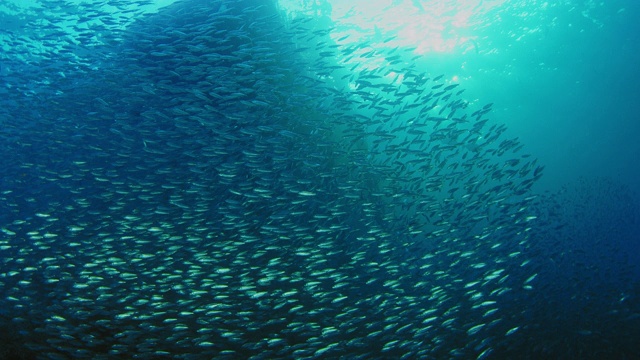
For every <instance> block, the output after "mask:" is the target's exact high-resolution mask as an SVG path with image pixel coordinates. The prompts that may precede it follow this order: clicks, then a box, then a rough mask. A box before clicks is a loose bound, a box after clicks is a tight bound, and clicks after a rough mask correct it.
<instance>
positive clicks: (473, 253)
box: [0, 0, 544, 359]
mask: <svg viewBox="0 0 640 360" xmlns="http://www.w3.org/2000/svg"><path fill="white" fill-rule="evenodd" d="M130 3H131V1H106V0H105V1H100V2H91V3H81V4H80V5H77V4H73V5H71V4H66V5H65V2H64V1H55V2H52V1H47V2H43V4H45V5H47V6H49V7H48V10H46V11H45V10H42V11H43V12H44V14H45V15H47V16H48V18H47V19H46V21H45V20H42V21H35V20H34V22H33V24H36V23H37V24H38V26H37V27H36V26H35V25H33V26H34V30H33V33H32V34H31V37H32V39H31V40H30V41H33V39H36V40H38V41H39V43H40V44H41V46H40V47H35V46H33V45H32V42H28V41H27V39H25V37H24V36H17V35H15V36H12V34H11V32H5V36H8V37H9V38H10V39H11V41H12V48H14V49H16V50H15V51H16V52H17V53H16V54H8V55H5V58H4V59H3V60H2V61H3V65H2V66H3V70H2V74H3V82H4V86H3V87H2V90H0V94H1V95H2V96H3V100H0V101H2V103H3V104H4V105H5V106H3V107H2V109H1V110H0V115H1V116H2V120H0V121H1V123H2V129H1V130H0V137H1V138H2V140H3V141H2V144H0V146H1V151H2V154H3V155H2V159H0V166H2V169H3V174H2V176H1V178H0V185H2V188H0V211H1V213H0V255H1V256H0V261H1V263H0V287H1V288H2V294H0V295H1V296H0V319H1V322H2V324H1V326H2V328H10V329H11V334H9V331H4V332H5V333H7V335H2V336H0V342H3V343H5V344H9V343H11V344H13V345H14V347H15V349H11V346H7V347H6V348H5V349H4V350H1V351H0V353H2V355H3V356H5V357H6V358H9V357H11V356H14V357H15V356H22V357H23V358H38V359H112V358H140V359H161V358H172V359H213V358H215V359H239V358H243V359H278V358H289V359H325V358H326V359H330V358H331V359H333V358H344V359H380V358H387V359H436V358H461V359H468V358H472V359H486V358H497V357H500V356H503V355H511V356H513V355H514V354H517V351H518V350H517V349H519V348H518V346H521V344H522V343H526V342H527V341H529V340H528V338H529V336H530V335H529V334H530V332H531V331H535V330H536V329H534V328H532V327H531V326H530V325H528V324H529V322H528V319H527V316H528V313H527V312H526V311H525V309H523V308H522V306H523V304H527V303H528V302H527V301H528V300H527V299H528V298H529V297H530V296H532V294H534V293H536V291H537V289H536V284H537V282H538V281H539V279H540V276H539V273H540V272H542V271H544V269H542V268H541V266H540V265H539V264H538V263H537V262H536V261H535V259H534V258H533V257H534V256H536V254H537V253H536V252H534V251H532V247H533V245H532V241H531V238H532V234H533V233H535V232H536V231H534V230H533V229H534V228H535V226H536V223H537V221H538V220H537V211H535V209H534V208H535V204H537V203H538V201H539V200H538V199H537V197H536V195H534V194H533V193H532V192H531V187H532V186H533V185H534V184H535V182H536V180H537V179H539V178H540V176H542V173H543V166H542V165H539V164H538V163H537V160H536V159H535V158H534V157H532V156H529V155H528V154H526V153H523V152H522V148H523V144H521V143H520V142H519V141H518V139H517V138H507V137H506V133H507V127H506V126H505V125H504V124H498V123H494V122H492V121H491V120H490V118H489V117H488V115H490V111H491V107H492V106H491V104H488V105H484V104H482V105H478V104H476V103H471V102H470V101H469V100H468V99H465V96H464V95H465V94H464V89H463V86H461V85H459V84H458V83H453V82H451V81H448V80H447V78H446V77H445V76H444V75H443V74H430V73H429V72H428V69H426V70H425V69H420V67H419V66H417V65H416V62H415V60H416V57H414V55H412V53H411V49H397V48H396V49H392V50H388V49H387V48H384V47H376V46H374V45H375V44H372V43H367V42H360V43H358V44H357V45H349V46H346V47H345V46H341V45H340V44H339V42H336V41H334V40H332V39H331V37H330V36H329V32H330V30H328V29H327V28H326V27H323V26H321V25H320V24H319V21H318V20H317V19H314V18H303V17H300V18H295V19H288V18H286V17H285V16H283V15H282V14H281V13H280V12H279V10H278V9H277V7H276V6H275V4H273V3H272V2H271V1H266V0H265V1H255V0H254V1H249V0H238V1H228V0H213V1H180V2H176V3H175V4H173V5H171V6H168V7H167V8H164V9H161V11H159V12H158V13H154V14H147V15H141V14H140V15H139V16H136V20H135V21H133V22H132V23H131V24H127V26H126V27H125V28H122V29H119V30H114V29H113V27H114V26H115V25H114V23H115V24H117V22H118V21H120V22H124V21H128V19H130V17H127V16H125V15H127V14H128V13H129V12H130V11H129V10H126V8H127V6H128V5H130ZM136 3H138V4H139V5H140V6H143V5H145V4H148V3H149V2H144V1H136ZM83 4H84V5H83ZM105 6H108V7H111V8H113V7H115V8H118V9H120V10H121V11H120V12H119V14H121V16H122V18H121V19H120V20H118V19H116V20H114V19H113V12H108V11H106V10H101V9H103V8H104V7H105ZM72 9H75V10H74V12H73V13H72V12H71V10H72ZM134 15H136V14H135V13H134ZM43 16H44V15H43ZM54 16H55V17H54ZM56 17H57V18H56ZM62 22H72V23H73V24H75V25H73V28H74V30H75V31H76V32H77V33H76V35H75V36H73V37H72V36H69V35H68V33H67V32H65V31H63V30H61V29H60V28H58V27H57V26H58V25H57V24H61V23H62ZM107 28H108V29H109V30H108V31H107V30H106V29H107ZM47 44H49V45H47ZM36 53H37V59H36ZM29 54H31V55H29ZM338 55H339V56H338ZM11 59H13V60H11ZM340 59H342V60H340ZM374 60H375V61H378V60H379V62H378V63H379V64H381V65H379V66H375V67H372V66H368V67H367V66H359V65H351V64H352V63H355V64H369V63H370V62H371V61H374ZM12 61H13V62H12ZM347 61H350V63H349V65H346V62H347ZM16 69H25V70H24V71H22V72H21V73H19V74H18V73H17V70H16ZM26 70H31V71H30V72H29V71H26ZM12 71H13V72H14V73H13V74H12V73H11V72H12ZM16 349H19V351H20V352H18V350H16ZM538 351H540V352H541V353H543V351H544V350H541V349H538Z"/></svg>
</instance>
